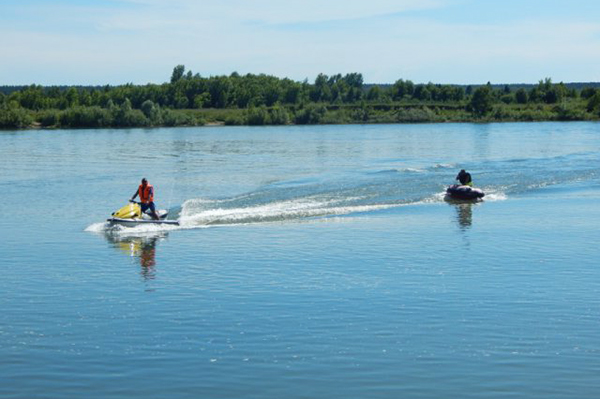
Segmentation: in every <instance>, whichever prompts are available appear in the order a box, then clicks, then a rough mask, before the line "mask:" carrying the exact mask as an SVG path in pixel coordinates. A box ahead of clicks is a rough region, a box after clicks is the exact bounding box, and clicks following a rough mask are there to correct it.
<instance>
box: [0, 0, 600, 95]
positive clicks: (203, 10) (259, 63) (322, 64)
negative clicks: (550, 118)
mask: <svg viewBox="0 0 600 399" xmlns="http://www.w3.org/2000/svg"><path fill="white" fill-rule="evenodd" d="M180 64H183V65H185V67H186V70H191V71H192V72H193V73H199V74H200V75H201V76H204V77H208V76H216V75H230V74H231V73H232V72H237V73H239V74H241V75H245V74H247V73H252V74H261V73H264V74H267V75H274V76H277V77H280V78H290V79H293V80H296V81H303V80H305V79H308V80H309V81H310V82H312V81H314V79H315V77H316V76H317V75H318V74H319V73H324V74H326V75H333V74H337V73H341V74H346V73H351V72H359V73H362V75H363V78H364V81H365V82H366V83H394V82H395V81H396V80H398V79H404V80H412V81H413V82H415V83H427V82H434V83H443V84H481V83H486V82H488V81H489V82H491V83H494V84H502V83H537V82H538V81H539V80H541V79H544V78H547V77H549V78H551V79H552V81H554V82H561V81H563V82H591V81H595V82H598V81H600V1H597V0H213V1H205V0H93V1H92V0H60V1H51V0H45V1H43V0H0V85H23V84H42V85H104V84H111V85H116V84H124V83H134V84H146V83H163V82H167V81H169V80H170V77H171V73H172V71H173V68H174V67H175V66H176V65H180Z"/></svg>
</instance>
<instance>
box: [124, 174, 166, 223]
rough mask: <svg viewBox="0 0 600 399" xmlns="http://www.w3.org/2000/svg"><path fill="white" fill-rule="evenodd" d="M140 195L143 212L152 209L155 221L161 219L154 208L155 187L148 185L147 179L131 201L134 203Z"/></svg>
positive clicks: (143, 180)
mask: <svg viewBox="0 0 600 399" xmlns="http://www.w3.org/2000/svg"><path fill="white" fill-rule="evenodd" d="M138 195H139V196H140V202H141V203H140V206H141V207H142V212H146V211H147V210H148V209H150V211H151V212H152V218H153V219H154V220H158V219H160V218H159V217H158V213H156V208H155V207H154V187H152V186H151V185H150V184H148V180H146V178H145V177H144V178H143V179H142V184H140V186H139V187H138V189H137V191H136V192H135V194H133V197H131V200H132V201H133V200H134V199H135V197H137V196H138Z"/></svg>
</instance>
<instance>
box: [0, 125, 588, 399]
mask: <svg viewBox="0 0 600 399" xmlns="http://www.w3.org/2000/svg"><path fill="white" fill-rule="evenodd" d="M462 168H465V169H467V170H469V171H470V172H471V173H472V174H473V178H474V182H475V184H476V185H477V186H479V187H481V188H482V189H483V190H484V191H485V192H486V193H487V196H486V198H485V201H483V202H480V203H476V204H465V203H462V204H461V203H448V202H446V201H444V198H443V192H444V188H445V186H446V185H448V184H451V183H452V182H453V179H454V177H455V176H456V173H457V172H458V170H460V169H462ZM0 171H1V173H0V193H1V194H0V198H1V199H2V201H1V204H2V208H3V217H2V218H0V234H1V237H0V238H1V239H0V271H1V272H2V278H0V397H2V398H83V397H85V398H107V397H110V398H138V397H139V398H167V397H168V398H198V397H205V398H328V399H329V398H337V397H344V398H506V397H527V398H575V397H576V398H597V397H598V393H599V392H600V379H599V378H598V376H599V375H600V334H599V331H600V266H599V265H600V263H599V262H598V258H599V255H600V250H599V249H598V245H599V244H600V230H599V228H598V226H600V206H599V204H600V202H599V199H600V124H597V123H564V124H557V123H541V124H534V123H532V124H490V125H469V124H447V125H385V126H316V127H269V128H247V127H236V128H209V127H206V128H186V129H181V128H178V129H155V130H73V131H62V130H57V131H26V132H6V131H5V132H0ZM144 176H145V177H147V178H148V179H149V180H150V182H151V183H152V184H154V186H155V188H156V191H157V198H156V200H157V205H159V207H164V208H169V209H170V210H171V214H172V217H174V218H178V219H179V220H180V222H181V226H180V227H178V228H163V229H158V228H150V227H147V226H146V227H142V228H129V229H127V228H110V227H108V226H107V225H106V224H105V223H104V220H105V219H106V218H107V217H108V216H109V215H110V213H111V212H112V211H114V210H115V209H117V208H119V207H121V206H122V205H124V204H125V203H126V201H127V199H128V198H130V197H131V195H132V194H133V193H134V191H135V190H136V187H137V185H138V184H139V180H140V179H141V177H144Z"/></svg>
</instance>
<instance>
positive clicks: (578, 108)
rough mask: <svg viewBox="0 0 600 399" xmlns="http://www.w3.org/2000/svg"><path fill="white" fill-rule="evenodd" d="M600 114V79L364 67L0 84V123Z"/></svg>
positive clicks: (177, 71)
mask: <svg viewBox="0 0 600 399" xmlns="http://www.w3.org/2000/svg"><path fill="white" fill-rule="evenodd" d="M576 120H593V121H597V120H600V83H567V84H564V83H553V82H552V81H551V79H549V78H546V79H543V80H540V81H539V82H538V83H537V84H534V85H526V84H506V85H492V84H490V83H488V84H485V85H468V86H465V85H447V84H445V85H442V84H434V83H427V84H415V83H413V82H411V81H410V80H403V79H399V80H398V81H396V82H395V83H394V84H385V85H378V84H365V83H364V82H363V76H362V74H360V73H349V74H346V75H341V74H336V75H331V76H328V75H324V74H320V75H319V76H317V78H316V79H315V81H314V82H312V83H309V82H308V81H303V82H297V81H293V80H290V79H286V78H284V79H281V78H277V77H274V76H269V75H264V74H260V75H254V74H247V75H244V76H241V75H239V74H238V73H235V72H234V73H232V74H231V75H229V76H212V77H202V76H200V75H199V74H194V73H193V72H192V71H186V70H185V67H184V66H183V65H178V66H176V67H175V68H174V69H173V73H172V75H171V78H170V81H169V82H168V83H164V84H147V85H133V84H126V85H120V86H109V85H107V86H101V87H95V86H92V87H86V86H52V87H44V86H39V85H31V86H3V87H0V128H4V129H14V128H40V127H43V128H110V127H154V126H200V125H206V124H224V125H286V124H345V123H425V122H493V121H576Z"/></svg>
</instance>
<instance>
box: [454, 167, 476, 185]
mask: <svg viewBox="0 0 600 399" xmlns="http://www.w3.org/2000/svg"><path fill="white" fill-rule="evenodd" d="M456 180H458V181H459V182H460V184H462V185H463V186H473V181H472V180H471V174H470V173H469V172H465V170H464V169H461V171H460V172H458V175H456Z"/></svg>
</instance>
